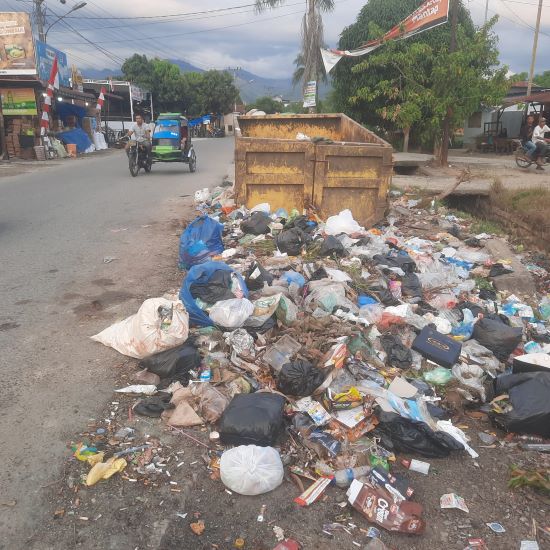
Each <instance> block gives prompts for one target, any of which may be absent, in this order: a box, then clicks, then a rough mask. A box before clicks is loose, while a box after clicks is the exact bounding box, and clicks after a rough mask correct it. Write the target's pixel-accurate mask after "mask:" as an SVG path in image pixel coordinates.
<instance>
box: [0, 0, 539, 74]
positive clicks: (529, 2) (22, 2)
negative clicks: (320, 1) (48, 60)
mask: <svg viewBox="0 0 550 550" xmlns="http://www.w3.org/2000/svg"><path fill="white" fill-rule="evenodd" d="M44 1H45V3H46V4H47V5H48V7H49V9H50V10H51V12H52V13H55V14H57V15H61V14H63V13H66V12H67V11H68V10H69V9H70V8H71V7H72V6H74V5H75V4H77V3H78V0H65V4H64V5H63V4H62V3H61V2H62V0H44ZM335 1H336V9H335V10H334V12H332V13H330V14H325V16H324V23H325V39H326V42H327V43H328V44H329V45H330V46H336V43H337V40H338V36H339V34H340V32H341V30H342V29H343V28H344V27H345V26H346V25H349V24H351V23H353V21H354V20H355V18H356V16H357V13H358V12H359V10H360V9H361V7H362V6H363V5H364V4H365V3H366V0H335ZM543 1H544V7H543V16H542V27H541V34H540V39H539V55H538V57H537V67H536V68H537V72H542V71H543V70H550V56H549V53H548V52H549V51H550V0H543ZM253 2H254V0H202V1H201V2H196V1H192V0H87V5H86V6H85V7H83V8H82V9H80V10H78V11H76V12H74V13H73V14H71V16H70V17H68V18H67V19H65V21H64V22H63V21H62V22H60V23H57V24H56V25H55V26H54V27H53V28H52V29H51V30H50V31H49V34H48V42H49V43H50V44H51V45H52V46H56V47H58V48H59V49H61V50H63V51H65V52H67V53H69V55H70V56H71V60H72V61H73V62H75V63H76V64H77V65H78V66H79V67H81V68H84V67H93V68H96V69H101V68H115V67H117V65H118V66H119V65H120V60H121V59H123V58H125V57H127V56H129V55H131V54H132V53H134V52H139V53H145V54H146V55H148V56H155V55H156V56H159V57H162V58H171V59H182V60H186V61H189V62H190V63H193V64H194V65H196V66H198V67H201V68H204V69H207V68H218V69H221V68H226V67H241V68H243V69H246V70H249V71H251V72H254V73H256V74H258V75H261V76H264V77H274V78H278V77H286V76H288V75H290V74H291V72H292V60H293V59H294V57H295V55H296V53H297V51H298V47H299V33H300V20H301V15H302V13H303V9H304V4H305V1H304V0H286V2H285V4H284V6H283V7H281V8H278V9H276V10H272V11H268V12H265V13H263V14H261V15H257V14H256V13H255V12H254V10H253V8H252V6H251V4H253ZM485 2H486V0H470V1H466V3H467V5H468V7H469V9H470V10H471V12H472V16H473V18H474V21H475V23H476V24H481V23H482V22H483V19H484V13H485ZM31 6H32V1H31V0H0V11H16V10H17V11H19V10H25V11H28V10H30V9H31ZM228 8H235V9H228ZM536 13H537V0H489V17H491V16H493V15H495V14H499V16H500V21H499V23H498V26H497V32H498V35H499V38H500V51H501V60H502V62H503V63H505V64H507V65H509V66H510V68H511V69H512V71H514V72H519V71H523V70H528V69H529V63H530V58H531V47H532V43H533V34H534V33H533V28H534V24H535V20H536ZM176 14H178V15H177V16H176ZM114 17H117V19H115V18H114ZM123 18H126V19H123ZM52 20H53V19H50V21H52ZM65 22H66V23H68V25H70V26H71V27H72V28H69V27H68V26H65Z"/></svg>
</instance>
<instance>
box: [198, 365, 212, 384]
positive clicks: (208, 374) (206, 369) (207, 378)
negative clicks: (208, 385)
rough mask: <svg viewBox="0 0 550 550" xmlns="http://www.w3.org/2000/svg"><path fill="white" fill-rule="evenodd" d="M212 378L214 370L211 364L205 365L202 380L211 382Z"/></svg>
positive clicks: (201, 375)
mask: <svg viewBox="0 0 550 550" xmlns="http://www.w3.org/2000/svg"><path fill="white" fill-rule="evenodd" d="M211 378H212V371H211V370H210V365H205V366H204V367H203V369H202V370H201V374H200V381H201V382H210V379H211Z"/></svg>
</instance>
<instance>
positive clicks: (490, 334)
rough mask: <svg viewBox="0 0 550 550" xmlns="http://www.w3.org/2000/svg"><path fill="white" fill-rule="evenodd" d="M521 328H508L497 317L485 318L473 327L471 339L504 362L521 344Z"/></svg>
mask: <svg viewBox="0 0 550 550" xmlns="http://www.w3.org/2000/svg"><path fill="white" fill-rule="evenodd" d="M522 334H523V329H522V328H515V327H510V326H508V325H507V324H506V323H504V322H503V320H502V319H501V318H500V317H498V316H497V315H490V316H485V317H483V319H480V320H479V321H478V322H477V323H476V324H475V325H474V334H473V336H472V337H473V338H474V339H475V340H477V341H478V342H479V343H480V344H481V345H482V346H485V347H486V348H487V349H490V350H491V351H492V352H493V353H494V354H495V357H496V358H497V359H498V360H499V361H506V359H508V357H509V356H510V354H511V353H512V352H513V351H514V350H515V349H516V347H517V346H518V344H519V343H520V342H521V337H522Z"/></svg>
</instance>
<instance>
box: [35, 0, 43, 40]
mask: <svg viewBox="0 0 550 550" xmlns="http://www.w3.org/2000/svg"><path fill="white" fill-rule="evenodd" d="M43 4H44V0H34V1H33V10H32V13H33V17H34V22H35V23H36V29H37V31H38V40H40V42H46V35H45V33H44V25H45V24H46V7H45V6H44V5H43Z"/></svg>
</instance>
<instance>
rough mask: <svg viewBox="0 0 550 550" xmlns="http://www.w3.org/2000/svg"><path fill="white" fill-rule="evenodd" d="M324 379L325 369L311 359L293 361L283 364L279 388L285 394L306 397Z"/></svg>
mask: <svg viewBox="0 0 550 550" xmlns="http://www.w3.org/2000/svg"><path fill="white" fill-rule="evenodd" d="M324 381H325V375H324V373H323V371H321V370H320V369H318V368H317V367H314V366H313V365H312V364H311V363H310V362H309V361H301V360H298V361H292V362H290V363H286V364H284V365H283V366H282V368H281V372H280V373H279V378H278V380H277V389H278V390H279V391H280V392H282V393H284V394H285V395H297V396H301V397H304V396H306V395H311V394H312V393H313V392H314V391H315V390H316V389H317V388H318V387H319V386H320V385H321V384H322V383H323V382H324Z"/></svg>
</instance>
